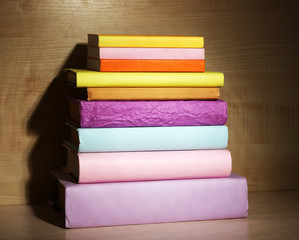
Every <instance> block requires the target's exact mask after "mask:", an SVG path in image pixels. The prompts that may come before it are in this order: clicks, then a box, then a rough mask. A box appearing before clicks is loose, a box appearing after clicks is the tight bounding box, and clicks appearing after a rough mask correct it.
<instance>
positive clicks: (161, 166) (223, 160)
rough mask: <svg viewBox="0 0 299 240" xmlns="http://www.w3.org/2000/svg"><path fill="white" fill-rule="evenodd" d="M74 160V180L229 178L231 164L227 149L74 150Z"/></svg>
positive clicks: (88, 181)
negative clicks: (76, 159) (75, 159)
mask: <svg viewBox="0 0 299 240" xmlns="http://www.w3.org/2000/svg"><path fill="white" fill-rule="evenodd" d="M68 151H71V150H70V149H69V150H68ZM78 161H79V169H80V170H79V179H78V183H97V182H126V181H147V180H165V179H191V178H212V177H229V176H230V174H231V166H232V164H231V155H230V152H229V151H228V150H194V151H157V152H156V151H151V152H109V153H78Z"/></svg>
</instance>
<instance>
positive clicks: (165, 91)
mask: <svg viewBox="0 0 299 240" xmlns="http://www.w3.org/2000/svg"><path fill="white" fill-rule="evenodd" d="M76 90H80V88H74V87H72V91H71V92H72V95H73V96H77V97H79V98H81V99H86V100H89V101H92V100H102V101H103V100H207V99H218V98H219V96H220V89H219V88H216V87H209V88H200V87H197V88H187V87H186V88H179V87H177V88H167V87H164V88H151V87H147V88H145V87H144V88H126V87H123V88H87V89H86V91H85V93H86V94H80V92H77V91H76Z"/></svg>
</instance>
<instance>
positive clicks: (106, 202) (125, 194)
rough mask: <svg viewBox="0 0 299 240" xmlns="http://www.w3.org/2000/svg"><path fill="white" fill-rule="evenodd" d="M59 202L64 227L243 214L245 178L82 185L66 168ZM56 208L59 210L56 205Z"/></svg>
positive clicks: (60, 180) (59, 177) (55, 172)
mask: <svg viewBox="0 0 299 240" xmlns="http://www.w3.org/2000/svg"><path fill="white" fill-rule="evenodd" d="M51 173H52V174H53V175H54V177H55V178H56V179H57V180H58V183H59V193H60V194H59V200H58V206H59V208H60V209H61V212H63V223H64V226H65V227H66V228H81V227H98V226H115V225H129V224H147V223H163V222H179V221H197V220H212V219H226V218H243V217H246V216H247V213H248V196H247V195H248V191H247V181H246V178H245V177H242V176H239V175H236V174H233V173H232V174H231V175H230V176H229V177H225V178H202V179H181V180H160V181H136V182H113V183H86V184H78V183H77V182H76V181H75V180H74V178H72V177H71V176H70V175H68V174H67V173H65V172H64V171H63V170H53V171H52V172H51ZM56 211H57V209H56Z"/></svg>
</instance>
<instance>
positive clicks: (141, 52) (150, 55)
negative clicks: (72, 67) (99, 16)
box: [87, 46, 205, 60]
mask: <svg viewBox="0 0 299 240" xmlns="http://www.w3.org/2000/svg"><path fill="white" fill-rule="evenodd" d="M87 56H88V57H90V58H96V59H169V60H170V59H177V60H187V59H189V60H191V59H193V60H204V59H205V49H204V48H145V47H144V48H135V47H91V46H88V49H87Z"/></svg>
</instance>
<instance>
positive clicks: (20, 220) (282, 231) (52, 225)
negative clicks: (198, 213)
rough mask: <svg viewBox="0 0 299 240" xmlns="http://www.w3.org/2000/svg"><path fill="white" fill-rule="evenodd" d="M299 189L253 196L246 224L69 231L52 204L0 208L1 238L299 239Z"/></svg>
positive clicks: (222, 222)
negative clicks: (58, 217) (60, 220)
mask: <svg viewBox="0 0 299 240" xmlns="http://www.w3.org/2000/svg"><path fill="white" fill-rule="evenodd" d="M298 237H299V190H294V191H271V192H250V193H249V215H248V218H246V219H227V220H213V221H197V222H178V223H162V224H146V225H130V226H117V227H98V228H82V229H64V228H62V227H60V226H59V223H58V221H57V219H56V218H55V216H54V215H53V213H52V211H51V209H50V208H49V207H48V205H47V204H40V205H11V206H0V239H5V240H8V239H22V240H26V239H30V240H32V239H44V240H47V239H55V240H58V239H68V240H73V239H84V240H89V239H105V240H112V239H122V240H125V239H157V240H158V239H159V240H160V239H163V240H165V239H171V240H188V239H217V240H218V239H221V240H225V239H230V240H233V239H238V240H242V239H271V240H273V239H284V240H286V239H298Z"/></svg>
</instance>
